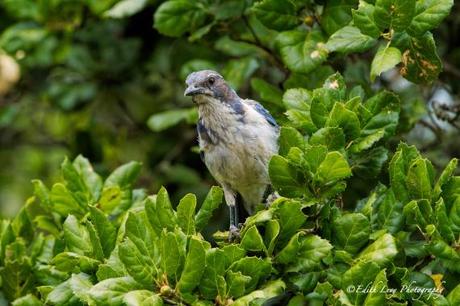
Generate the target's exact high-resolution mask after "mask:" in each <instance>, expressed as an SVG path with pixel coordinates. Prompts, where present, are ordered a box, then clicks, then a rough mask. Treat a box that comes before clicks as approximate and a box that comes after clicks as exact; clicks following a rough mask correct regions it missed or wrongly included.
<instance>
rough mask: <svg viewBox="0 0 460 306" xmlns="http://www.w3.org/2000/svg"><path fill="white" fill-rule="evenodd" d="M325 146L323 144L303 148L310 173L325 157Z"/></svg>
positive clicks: (313, 171)
mask: <svg viewBox="0 0 460 306" xmlns="http://www.w3.org/2000/svg"><path fill="white" fill-rule="evenodd" d="M326 154H327V148H326V147H325V146H323V145H315V146H311V147H309V148H307V150H305V160H306V162H307V164H308V168H309V170H310V171H311V173H312V175H313V174H314V173H315V172H317V169H318V167H319V165H320V164H321V163H322V162H323V160H324V159H325V158H326Z"/></svg>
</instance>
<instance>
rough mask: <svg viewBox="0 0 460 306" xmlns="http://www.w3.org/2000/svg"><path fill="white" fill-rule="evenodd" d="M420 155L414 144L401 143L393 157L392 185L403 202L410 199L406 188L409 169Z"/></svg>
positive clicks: (397, 196) (391, 165)
mask: <svg viewBox="0 0 460 306" xmlns="http://www.w3.org/2000/svg"><path fill="white" fill-rule="evenodd" d="M419 156H420V154H419V153H418V151H417V149H416V148H415V147H414V146H408V145H406V144H403V143H401V144H400V145H399V146H398V150H397V151H396V153H395V154H394V155H393V158H392V159H391V162H390V167H389V174H390V182H391V187H392V189H393V190H394V192H395V196H396V198H397V199H398V200H400V201H401V202H403V203H407V202H408V201H409V200H410V198H409V192H408V191H407V189H406V175H407V171H408V170H409V166H410V164H411V163H412V161H413V160H415V159H416V158H417V157H419Z"/></svg>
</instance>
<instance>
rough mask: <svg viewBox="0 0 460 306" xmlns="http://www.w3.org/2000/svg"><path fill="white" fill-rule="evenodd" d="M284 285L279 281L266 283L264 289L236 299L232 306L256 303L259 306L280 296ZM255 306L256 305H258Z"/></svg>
mask: <svg viewBox="0 0 460 306" xmlns="http://www.w3.org/2000/svg"><path fill="white" fill-rule="evenodd" d="M285 288H286V285H285V284H284V282H283V281H282V280H280V279H278V280H274V281H270V282H268V283H267V284H266V285H265V286H264V287H262V288H261V289H259V290H255V291H253V292H251V293H249V294H247V295H245V296H242V297H240V298H239V299H237V300H236V301H235V302H234V303H233V304H232V305H234V306H246V305H250V303H251V302H255V301H257V302H258V303H260V304H263V303H264V302H265V301H267V300H269V299H271V298H274V297H277V296H280V295H281V294H282V293H283V292H284V289H285ZM260 304H256V305H260Z"/></svg>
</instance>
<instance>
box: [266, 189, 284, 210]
mask: <svg viewBox="0 0 460 306" xmlns="http://www.w3.org/2000/svg"><path fill="white" fill-rule="evenodd" d="M279 197H280V195H279V194H278V192H276V191H275V192H272V193H270V194H269V195H268V197H267V199H266V201H265V207H266V208H268V207H270V205H272V203H273V202H275V201H276V200H277V199H278V198H279Z"/></svg>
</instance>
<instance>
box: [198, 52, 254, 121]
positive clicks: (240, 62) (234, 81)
mask: <svg viewBox="0 0 460 306" xmlns="http://www.w3.org/2000/svg"><path fill="white" fill-rule="evenodd" d="M257 68H259V62H258V61H257V60H256V59H255V58H254V57H249V56H247V57H243V58H239V59H233V60H229V61H227V64H226V65H225V67H224V68H223V69H222V75H223V76H224V78H225V80H226V81H227V82H228V83H229V84H230V86H231V87H232V88H234V89H235V90H238V89H239V88H241V86H243V85H244V84H246V83H247V82H248V79H249V78H250V77H251V75H252V74H253V73H254V72H255V71H256V70H257ZM195 121H196V120H195Z"/></svg>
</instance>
